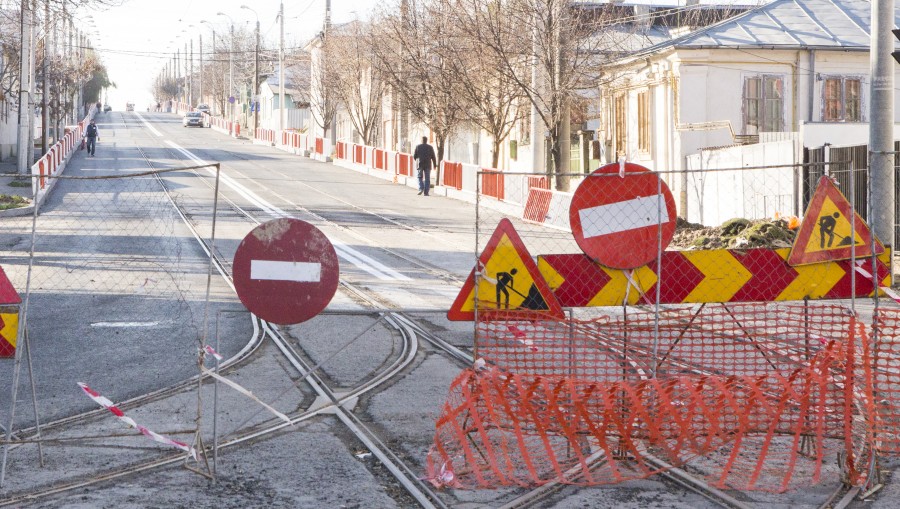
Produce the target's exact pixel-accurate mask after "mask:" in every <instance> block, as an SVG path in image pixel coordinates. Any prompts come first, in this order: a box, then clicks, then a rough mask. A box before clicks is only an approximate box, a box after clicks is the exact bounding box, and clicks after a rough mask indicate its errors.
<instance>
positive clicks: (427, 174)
mask: <svg viewBox="0 0 900 509" xmlns="http://www.w3.org/2000/svg"><path fill="white" fill-rule="evenodd" d="M413 159H415V160H416V161H418V162H419V166H418V168H419V170H418V175H417V176H418V177H419V194H422V193H425V196H428V188H429V187H430V186H431V165H432V163H434V166H437V156H435V155H434V148H433V147H432V146H431V145H429V144H428V136H422V143H420V144H419V145H418V146H417V147H416V151H415V152H413Z"/></svg>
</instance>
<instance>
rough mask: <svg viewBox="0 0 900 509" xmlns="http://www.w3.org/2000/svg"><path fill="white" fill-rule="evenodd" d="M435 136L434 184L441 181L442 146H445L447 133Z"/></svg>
mask: <svg viewBox="0 0 900 509" xmlns="http://www.w3.org/2000/svg"><path fill="white" fill-rule="evenodd" d="M436 136H437V140H436V141H437V167H436V168H435V169H434V179H435V180H434V182H435V184H440V183H441V161H443V160H444V148H446V146H447V135H438V134H436Z"/></svg>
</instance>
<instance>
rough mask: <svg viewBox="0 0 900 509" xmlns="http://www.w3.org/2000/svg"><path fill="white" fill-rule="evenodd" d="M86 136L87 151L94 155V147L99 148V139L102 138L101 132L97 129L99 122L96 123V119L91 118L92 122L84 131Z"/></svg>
mask: <svg viewBox="0 0 900 509" xmlns="http://www.w3.org/2000/svg"><path fill="white" fill-rule="evenodd" d="M84 137H85V139H87V151H88V153H89V154H90V155H92V156H93V155H94V149H96V148H97V140H99V139H100V132H99V131H98V130H97V124H96V123H94V119H91V123H90V124H88V126H87V129H86V130H85V131H84Z"/></svg>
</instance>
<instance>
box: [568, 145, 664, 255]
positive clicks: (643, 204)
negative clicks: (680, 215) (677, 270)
mask: <svg viewBox="0 0 900 509" xmlns="http://www.w3.org/2000/svg"><path fill="white" fill-rule="evenodd" d="M621 170H622V168H621V167H620V165H619V163H614V164H609V165H606V166H604V167H602V168H600V169H598V170H596V171H594V172H593V173H592V174H591V175H590V176H588V177H587V178H585V179H584V181H583V182H582V183H581V185H579V186H578V188H577V189H576V190H575V194H574V195H573V196H572V205H571V207H570V208H569V223H570V225H571V226H572V235H574V236H575V241H576V242H577V243H578V246H579V247H580V248H581V250H582V251H584V253H585V254H586V255H588V256H589V257H590V258H591V259H593V260H594V261H596V262H597V263H600V264H602V265H605V266H607V267H611V268H614V269H634V268H637V267H640V266H642V265H646V264H647V263H649V262H651V261H653V260H655V259H656V257H657V254H658V251H659V241H660V235H661V236H662V239H661V240H662V248H663V249H665V248H666V246H667V245H668V244H669V242H671V241H672V237H673V236H674V235H675V219H676V210H675V199H674V198H673V197H672V192H671V191H669V186H667V185H666V183H665V182H663V181H662V180H660V178H659V176H658V175H657V174H656V173H654V172H652V171H650V170H648V169H647V168H645V167H643V166H640V165H637V164H633V163H625V164H624V172H622V171H621Z"/></svg>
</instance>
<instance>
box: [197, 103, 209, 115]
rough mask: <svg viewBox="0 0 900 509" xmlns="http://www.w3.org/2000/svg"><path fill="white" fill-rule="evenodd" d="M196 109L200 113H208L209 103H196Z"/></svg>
mask: <svg viewBox="0 0 900 509" xmlns="http://www.w3.org/2000/svg"><path fill="white" fill-rule="evenodd" d="M197 111H199V112H200V113H205V114H207V115H209V105H208V104H198V105H197Z"/></svg>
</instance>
